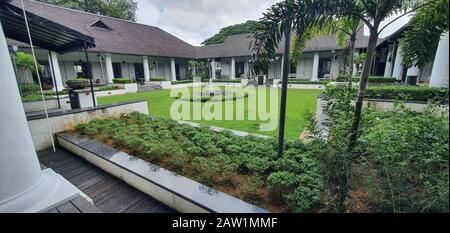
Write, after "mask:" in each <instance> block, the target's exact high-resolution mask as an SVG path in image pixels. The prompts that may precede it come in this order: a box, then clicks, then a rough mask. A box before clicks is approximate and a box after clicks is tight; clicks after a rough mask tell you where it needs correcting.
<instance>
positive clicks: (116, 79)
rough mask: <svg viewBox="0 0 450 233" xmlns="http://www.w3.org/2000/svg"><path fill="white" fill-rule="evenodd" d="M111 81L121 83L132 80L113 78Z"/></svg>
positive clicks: (131, 81)
mask: <svg viewBox="0 0 450 233" xmlns="http://www.w3.org/2000/svg"><path fill="white" fill-rule="evenodd" d="M113 83H121V84H126V83H133V80H131V79H129V78H113Z"/></svg>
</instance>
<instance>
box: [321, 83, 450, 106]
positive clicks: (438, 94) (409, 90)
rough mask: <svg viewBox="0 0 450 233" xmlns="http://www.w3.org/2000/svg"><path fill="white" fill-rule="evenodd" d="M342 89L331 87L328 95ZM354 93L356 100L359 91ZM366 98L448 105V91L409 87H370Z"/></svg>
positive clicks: (444, 89) (367, 89)
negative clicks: (432, 102)
mask: <svg viewBox="0 0 450 233" xmlns="http://www.w3.org/2000/svg"><path fill="white" fill-rule="evenodd" d="M341 88H344V87H338V86H330V87H328V90H327V93H328V94H330V95H333V94H334V93H335V92H336V91H339V90H340V89H341ZM352 93H353V96H354V97H355V98H356V96H357V93H358V89H356V88H354V89H352ZM365 97H366V98H372V99H389V100H393V99H397V100H404V101H423V102H428V101H435V102H439V103H448V89H447V88H433V87H424V86H407V85H387V86H368V87H367V88H366V93H365Z"/></svg>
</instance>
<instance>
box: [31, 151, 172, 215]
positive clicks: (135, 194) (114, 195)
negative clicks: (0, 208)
mask: <svg viewBox="0 0 450 233" xmlns="http://www.w3.org/2000/svg"><path fill="white" fill-rule="evenodd" d="M38 154H39V160H40V162H41V163H42V164H43V165H44V166H46V167H49V168H52V169H53V170H54V171H55V172H57V173H59V174H60V175H62V176H63V177H65V178H66V179H67V180H69V181H70V182H71V183H72V184H74V185H75V186H76V187H78V188H79V189H80V190H81V191H83V192H84V193H85V194H86V195H88V196H89V197H90V198H91V199H92V200H93V201H94V205H95V207H94V208H97V210H99V211H101V212H114V213H116V212H140V213H142V212H143V213H153V212H174V210H173V209H171V208H169V207H167V206H166V205H164V204H162V203H160V202H158V201H157V200H155V199H153V198H152V197H150V196H148V195H147V194H145V193H142V192H141V191H139V190H137V189H135V188H133V187H131V186H130V185H128V184H127V183H125V182H124V181H122V180H120V179H118V178H116V177H114V176H112V175H111V174H109V173H107V172H105V171H103V170H102V169H100V168H98V167H96V166H94V165H92V164H90V163H89V162H88V161H86V160H84V159H83V158H80V157H78V156H76V155H73V154H71V153H70V152H68V151H66V150H64V149H61V148H58V149H57V151H56V152H53V151H45V152H40V153H38ZM77 201H82V200H77ZM77 201H75V200H72V201H71V202H69V203H70V204H67V203H65V204H64V205H61V206H59V207H58V208H54V210H51V211H52V212H55V211H56V212H58V211H59V212H63V211H61V210H64V211H65V212H75V209H77V208H78V210H79V211H78V212H85V211H84V210H83V208H87V209H86V211H89V208H88V206H86V205H85V204H86V203H88V202H86V203H84V204H80V205H79V206H78V203H77ZM88 204H90V203H88ZM72 207H73V208H72Z"/></svg>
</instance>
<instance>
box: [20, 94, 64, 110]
mask: <svg viewBox="0 0 450 233" xmlns="http://www.w3.org/2000/svg"><path fill="white" fill-rule="evenodd" d="M68 101H69V98H68V97H67V96H65V97H60V99H59V102H60V104H61V108H62V109H70V104H69V103H67V102H68ZM45 104H46V105H47V109H57V108H58V107H59V106H58V100H57V99H49V100H46V101H45ZM22 105H23V108H24V110H25V112H36V111H42V110H44V102H42V101H30V102H24V103H22Z"/></svg>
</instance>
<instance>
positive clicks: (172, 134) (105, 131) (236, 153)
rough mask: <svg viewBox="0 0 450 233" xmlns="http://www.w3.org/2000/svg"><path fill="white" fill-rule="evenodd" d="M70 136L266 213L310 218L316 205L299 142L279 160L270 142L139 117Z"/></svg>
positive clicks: (314, 169) (307, 158)
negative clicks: (308, 214) (102, 145)
mask: <svg viewBox="0 0 450 233" xmlns="http://www.w3.org/2000/svg"><path fill="white" fill-rule="evenodd" d="M75 130H76V132H78V133H81V134H82V135H86V136H88V137H89V138H91V139H95V140H97V141H98V142H103V143H105V144H107V145H109V146H111V147H113V148H115V149H117V150H120V151H123V152H125V153H129V154H132V155H133V156H135V157H136V158H139V159H142V160H144V161H147V162H149V163H151V164H155V165H157V166H159V167H163V168H164V169H167V170H170V171H172V172H174V173H177V174H180V175H182V176H184V177H188V178H189V179H192V180H195V181H197V182H199V183H201V184H204V185H206V186H209V187H211V188H213V190H218V191H220V192H224V193H227V194H228V195H229V196H234V197H236V198H239V199H241V200H243V201H245V202H248V203H251V204H253V205H254V206H259V207H261V208H263V209H267V210H268V211H270V212H290V211H292V212H309V211H314V210H313V209H314V208H316V207H317V205H318V204H320V203H319V198H318V197H319V196H320V195H321V192H322V191H321V190H322V189H323V186H322V185H323V183H322V182H321V180H322V178H321V177H322V174H321V173H319V167H318V164H317V162H316V160H315V159H314V153H311V149H312V147H310V146H309V144H305V143H303V142H301V141H298V140H294V141H289V140H287V141H286V144H285V150H284V153H283V155H282V156H281V157H279V156H278V155H277V152H276V151H277V140H276V139H275V138H260V137H255V136H247V137H240V136H236V135H235V134H234V133H233V132H230V131H228V130H225V131H222V132H214V131H213V130H211V129H210V127H199V128H194V127H192V126H190V125H186V124H180V123H178V122H177V121H174V120H170V119H165V118H150V117H149V116H148V115H145V114H139V113H131V114H123V115H121V116H120V117H109V118H105V119H94V120H92V121H91V122H89V123H82V124H78V125H77V126H76V127H75ZM147 170H148V169H147ZM119 176H120V174H119ZM206 186H205V187H206ZM202 187H203V186H202ZM138 188H139V187H138ZM189 192H192V191H189ZM225 206H228V204H227V205H225ZM223 208H224V209H222V210H220V211H225V212H229V211H232V212H234V211H238V210H240V209H241V208H236V209H235V208H234V207H233V206H229V207H228V208H231V209H226V208H225V207H223ZM220 211H218V212H220Z"/></svg>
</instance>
